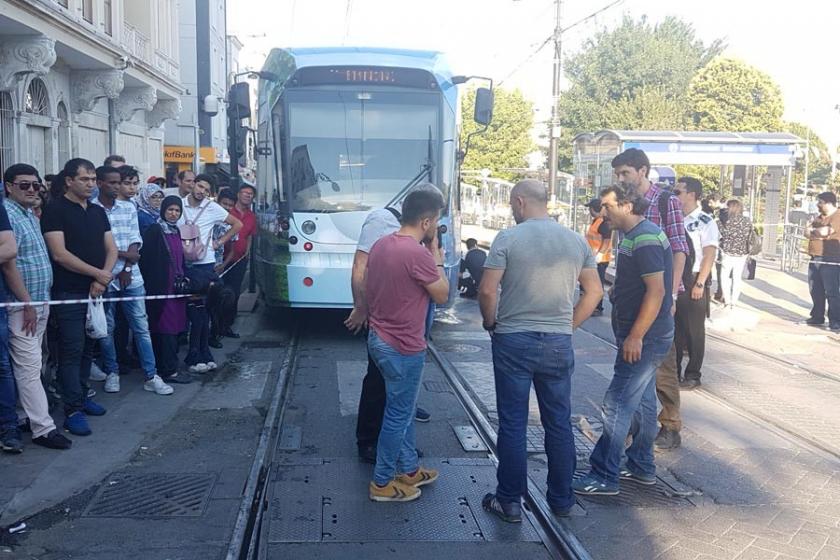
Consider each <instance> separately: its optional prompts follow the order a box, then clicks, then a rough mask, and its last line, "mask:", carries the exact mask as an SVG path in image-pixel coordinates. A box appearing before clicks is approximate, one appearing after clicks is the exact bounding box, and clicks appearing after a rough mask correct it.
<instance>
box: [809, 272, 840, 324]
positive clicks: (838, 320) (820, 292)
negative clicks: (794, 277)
mask: <svg viewBox="0 0 840 560" xmlns="http://www.w3.org/2000/svg"><path fill="white" fill-rule="evenodd" d="M823 263H832V264H823ZM808 290H809V291H810V292H811V301H813V302H814V306H813V307H812V308H811V321H813V322H816V323H823V322H825V316H826V304H828V324H829V326H831V327H837V326H840V259H830V258H825V257H811V262H810V263H809V264H808Z"/></svg>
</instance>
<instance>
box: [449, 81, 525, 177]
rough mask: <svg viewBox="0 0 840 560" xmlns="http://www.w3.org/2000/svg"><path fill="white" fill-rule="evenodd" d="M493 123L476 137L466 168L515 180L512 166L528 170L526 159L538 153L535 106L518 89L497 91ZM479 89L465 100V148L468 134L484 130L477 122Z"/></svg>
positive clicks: (469, 92)
mask: <svg viewBox="0 0 840 560" xmlns="http://www.w3.org/2000/svg"><path fill="white" fill-rule="evenodd" d="M494 94H495V104H494V106H493V122H491V123H490V126H489V127H488V128H487V131H486V132H484V133H483V134H477V135H476V136H473V138H472V143H471V144H470V151H469V153H468V154H467V158H466V160H465V161H464V164H463V167H464V168H465V169H484V168H487V169H490V170H491V171H492V172H493V176H494V177H501V178H505V179H513V178H514V175H515V174H513V173H510V172H504V171H502V170H503V169H505V168H511V167H526V166H527V163H528V162H527V161H526V159H525V156H527V155H528V154H529V153H531V152H532V151H534V143H533V141H532V140H531V128H532V127H533V126H534V104H533V103H531V102H530V101H528V100H527V99H525V97H524V96H523V95H522V92H521V91H519V90H518V89H515V90H512V91H511V90H506V89H502V88H496V89H495V90H494ZM474 110H475V90H474V89H470V90H468V91H467V92H466V94H465V95H464V97H463V101H462V107H461V117H462V132H461V138H462V146H465V145H466V144H465V143H466V138H467V135H468V134H469V133H471V132H475V131H477V130H480V127H479V126H478V125H477V124H476V123H475V121H474V120H473V112H474Z"/></svg>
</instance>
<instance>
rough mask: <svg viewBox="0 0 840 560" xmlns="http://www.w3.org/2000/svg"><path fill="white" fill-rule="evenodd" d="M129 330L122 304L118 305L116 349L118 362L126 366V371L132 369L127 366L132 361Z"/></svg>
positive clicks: (115, 322) (115, 334) (115, 335)
mask: <svg viewBox="0 0 840 560" xmlns="http://www.w3.org/2000/svg"><path fill="white" fill-rule="evenodd" d="M108 297H112V296H108ZM112 305H113V304H112ZM128 330H129V329H128V320H127V319H126V317H125V313H124V312H123V308H122V306H121V305H117V306H116V314H115V315H114V335H113V336H114V349H115V350H116V351H117V362H118V363H119V364H120V365H121V366H124V367H125V369H126V373H127V372H128V370H129V369H131V368H129V367H127V366H128V365H129V364H130V363H131V349H130V348H129V347H128ZM106 371H107V370H106ZM108 373H113V372H108Z"/></svg>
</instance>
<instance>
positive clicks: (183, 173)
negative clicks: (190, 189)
mask: <svg viewBox="0 0 840 560" xmlns="http://www.w3.org/2000/svg"><path fill="white" fill-rule="evenodd" d="M187 173H192V174H193V175H195V171H193V170H192V169H184V170H183V171H179V172H178V180H179V181H183V180H184V177H186V176H187Z"/></svg>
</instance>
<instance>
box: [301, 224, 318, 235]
mask: <svg viewBox="0 0 840 560" xmlns="http://www.w3.org/2000/svg"><path fill="white" fill-rule="evenodd" d="M315 227H316V226H315V222H313V221H312V220H306V221H305V222H303V223H302V224H301V225H300V230H301V231H302V232H303V233H305V234H306V235H312V234H313V233H315Z"/></svg>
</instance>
